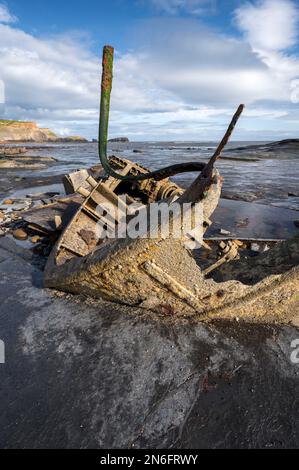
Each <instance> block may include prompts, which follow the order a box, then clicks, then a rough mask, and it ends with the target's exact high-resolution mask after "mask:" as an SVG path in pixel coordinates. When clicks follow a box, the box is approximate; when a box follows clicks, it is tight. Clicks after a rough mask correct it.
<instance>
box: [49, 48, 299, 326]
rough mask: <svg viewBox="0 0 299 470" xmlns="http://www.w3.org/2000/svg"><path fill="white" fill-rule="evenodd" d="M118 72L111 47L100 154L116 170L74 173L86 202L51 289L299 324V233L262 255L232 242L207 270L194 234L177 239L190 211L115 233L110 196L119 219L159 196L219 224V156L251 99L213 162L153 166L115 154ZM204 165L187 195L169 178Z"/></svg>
mask: <svg viewBox="0 0 299 470" xmlns="http://www.w3.org/2000/svg"><path fill="white" fill-rule="evenodd" d="M112 69H113V49H112V48H111V47H105V49H104V56H103V80H102V99H101V119H100V133H99V152H100V157H101V162H102V165H103V167H104V170H105V171H106V174H107V177H106V178H105V179H101V180H100V181H97V180H96V179H93V178H91V177H90V176H87V177H86V178H84V176H83V175H82V174H81V175H80V178H81V179H80V178H79V180H77V183H76V184H77V185H78V181H81V183H80V186H79V187H77V188H76V187H75V183H74V179H73V178H72V176H71V175H70V176H69V177H68V178H67V184H68V185H69V188H70V187H71V188H72V185H73V189H74V190H77V192H78V193H79V194H81V195H82V196H83V197H84V198H85V200H84V202H83V204H82V205H81V207H80V209H79V210H78V212H77V213H76V215H75V216H74V218H73V220H72V221H71V222H70V224H69V225H68V227H67V228H66V230H65V231H64V232H63V234H62V236H61V238H60V240H59V241H58V243H57V244H56V246H55V248H54V250H53V251H52V253H51V255H50V258H49V260H48V263H47V266H46V270H45V277H44V279H45V286H46V287H49V288H55V289H59V290H62V291H65V292H71V293H75V294H77V293H80V294H86V295H90V296H93V297H100V298H105V299H108V300H111V301H114V302H119V303H123V304H127V305H131V306H139V307H144V308H147V309H152V310H155V311H157V312H159V313H162V314H163V313H165V311H167V312H172V315H177V316H181V315H183V316H186V317H191V318H198V319H201V320H211V319H219V318H221V319H237V320H241V319H246V320H250V321H256V322H269V321H273V322H281V323H285V322H291V321H292V322H293V323H297V322H298V313H297V307H298V306H299V238H298V237H297V238H295V239H293V240H290V241H286V242H284V243H281V244H279V245H276V246H275V247H274V248H273V249H272V250H267V251H265V252H264V253H262V254H260V255H259V256H258V257H255V258H254V259H253V260H237V258H238V247H237V244H235V243H231V244H230V245H228V247H225V249H224V250H227V251H226V252H225V253H224V255H225V256H224V258H223V259H222V260H221V262H218V263H216V265H214V266H212V267H209V268H208V269H205V270H203V269H201V268H200V266H198V264H197V263H196V261H195V259H194V257H193V255H192V253H191V251H190V250H189V249H188V247H186V241H188V240H186V234H185V233H184V232H183V231H181V232H180V233H182V234H183V235H182V237H180V238H176V237H174V236H173V234H174V232H175V231H176V229H177V228H178V229H179V230H180V229H181V228H182V227H181V225H182V217H181V215H180V216H178V217H176V216H175V215H173V216H172V220H171V230H170V231H168V230H166V229H168V228H169V226H167V227H166V226H164V225H163V222H161V223H159V226H158V227H157V232H156V233H158V236H157V237H155V238H152V237H151V236H150V233H149V231H148V227H147V228H146V231H145V233H143V236H139V237H138V238H137V239H132V238H131V237H126V238H123V239H119V238H115V239H113V238H112V239H111V238H107V237H106V233H107V227H108V225H109V223H111V218H109V215H110V214H108V213H107V211H105V209H103V207H102V206H103V204H104V203H105V202H106V201H109V203H110V204H111V205H112V206H115V207H116V208H117V210H116V211H115V214H116V216H115V217H114V218H115V219H116V220H114V222H115V223H116V225H117V224H118V223H119V219H118V217H119V212H118V211H119V208H120V207H121V208H123V209H124V210H125V213H126V214H129V217H130V215H131V216H132V215H133V214H136V212H137V211H139V212H140V211H142V210H143V211H144V214H145V217H147V215H148V214H149V213H150V210H151V206H152V204H153V203H158V204H161V203H162V202H163V203H165V202H166V203H167V205H168V206H169V207H171V205H172V204H174V203H176V204H178V205H181V206H182V205H183V204H184V203H190V204H191V205H190V209H189V211H190V217H191V219H192V217H193V214H194V211H195V210H196V207H198V206H200V207H201V208H202V212H203V218H202V230H203V232H204V231H205V230H206V229H207V228H208V227H209V225H210V218H211V215H212V213H213V212H214V210H215V208H216V207H217V205H218V201H219V198H220V194H221V188H222V179H221V177H220V175H219V173H218V171H217V170H216V169H215V163H216V161H217V160H218V158H219V157H220V156H221V152H222V151H223V149H224V147H225V146H226V144H227V142H228V140H229V138H230V136H231V134H232V132H233V130H234V128H235V126H236V124H237V122H238V119H239V118H240V116H241V114H242V111H243V108H244V106H243V105H241V106H240V107H239V108H238V110H237V112H236V114H235V116H234V117H233V120H232V122H231V124H230V126H229V128H228V130H227V132H226V134H225V136H224V138H223V140H222V141H221V143H220V144H219V146H218V148H217V150H216V152H215V154H214V155H213V156H212V158H211V159H210V161H209V162H208V164H202V163H190V164H182V165H175V166H172V167H168V168H166V169H162V170H157V171H154V172H149V171H148V170H146V169H144V168H141V167H139V166H138V165H136V164H133V163H131V162H128V161H125V160H121V159H119V158H115V157H114V158H112V159H110V160H109V159H108V158H107V133H108V119H109V103H110V93H111V84H112ZM196 170H197V171H198V170H199V171H200V175H199V176H198V177H197V178H196V180H195V181H194V183H193V184H192V185H191V186H190V188H189V189H187V190H186V191H185V192H184V191H182V190H181V189H180V188H179V187H178V186H176V185H174V184H172V183H170V182H169V180H168V179H167V178H168V177H169V176H172V175H174V174H176V173H179V172H184V171H196ZM77 176H78V175H77ZM85 176H86V175H85ZM122 194H125V195H126V196H127V199H126V202H122V200H120V199H121V198H120V196H121V195H122ZM122 204H123V206H122ZM130 206H132V207H130ZM99 208H100V209H101V208H102V210H100V211H99ZM192 220H193V219H192ZM99 222H101V224H100V226H101V227H103V223H104V226H105V231H104V232H105V235H103V234H101V233H100V234H99V233H97V235H96V228H95V227H98V223H99ZM126 222H128V220H127V219H126ZM193 228H196V229H198V227H193ZM189 241H190V240H189ZM203 245H205V244H203ZM206 248H207V249H209V247H208V246H207V247H206ZM227 248H228V249H227ZM235 259H236V260H235ZM227 261H230V262H229V263H227Z"/></svg>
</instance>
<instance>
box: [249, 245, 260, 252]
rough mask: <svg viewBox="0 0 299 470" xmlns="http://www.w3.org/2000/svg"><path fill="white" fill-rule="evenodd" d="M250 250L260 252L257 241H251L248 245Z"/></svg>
mask: <svg viewBox="0 0 299 470" xmlns="http://www.w3.org/2000/svg"><path fill="white" fill-rule="evenodd" d="M250 249H251V251H254V252H255V253H260V251H261V247H260V245H259V244H258V243H251V245H250Z"/></svg>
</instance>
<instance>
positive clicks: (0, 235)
mask: <svg viewBox="0 0 299 470" xmlns="http://www.w3.org/2000/svg"><path fill="white" fill-rule="evenodd" d="M4 235H5V232H4V230H2V229H1V228H0V237H4Z"/></svg>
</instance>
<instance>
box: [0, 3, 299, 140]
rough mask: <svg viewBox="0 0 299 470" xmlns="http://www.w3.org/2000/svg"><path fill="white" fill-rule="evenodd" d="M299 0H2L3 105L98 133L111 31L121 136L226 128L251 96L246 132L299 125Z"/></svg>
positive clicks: (9, 113)
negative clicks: (102, 56) (103, 52)
mask: <svg viewBox="0 0 299 470" xmlns="http://www.w3.org/2000/svg"><path fill="white" fill-rule="evenodd" d="M298 8H299V5H298V2H297V1H293V0H250V1H240V0H229V1H228V0H130V1H127V0H110V1H105V2H102V1H93V0H86V1H84V2H83V1H78V0H73V1H72V2H71V1H64V2H62V1H57V0H52V1H51V2H46V1H35V0H34V1H33V0H27V1H26V2H24V0H7V1H6V2H2V0H0V102H1V96H2V101H5V107H3V106H2V108H3V109H2V115H3V117H5V118H12V119H22V120H35V121H37V122H38V123H39V124H40V125H41V126H44V127H50V128H52V129H53V130H55V131H56V132H57V133H59V134H61V135H66V134H81V135H84V136H86V137H88V138H93V137H96V135H97V120H98V102H99V79H100V59H99V56H100V51H101V48H102V46H103V45H104V44H107V43H108V44H111V45H113V46H114V47H115V49H116V59H115V79H114V87H113V99H112V112H111V123H110V134H111V136H117V135H125V136H128V137H130V138H131V139H132V140H214V139H218V138H219V137H220V136H221V134H222V133H223V130H224V128H225V126H226V124H227V122H228V121H229V119H230V116H231V115H232V113H233V112H234V109H235V108H236V107H237V105H238V104H239V103H240V102H244V103H245V104H246V114H245V115H244V117H243V119H242V122H241V123H240V126H239V128H238V131H237V132H236V134H235V139H238V140H275V139H281V138H288V137H299V132H298V129H299V112H298V103H299V57H298V55H299V49H298V32H299V13H298ZM1 84H2V85H1Z"/></svg>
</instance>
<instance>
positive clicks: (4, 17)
mask: <svg viewBox="0 0 299 470" xmlns="http://www.w3.org/2000/svg"><path fill="white" fill-rule="evenodd" d="M16 21H17V18H16V17H15V16H14V15H12V14H11V13H10V11H9V9H8V8H7V6H6V5H4V4H3V3H0V23H15V22H16Z"/></svg>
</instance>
